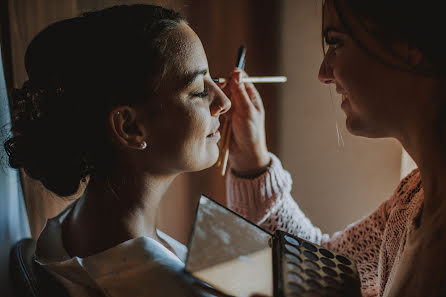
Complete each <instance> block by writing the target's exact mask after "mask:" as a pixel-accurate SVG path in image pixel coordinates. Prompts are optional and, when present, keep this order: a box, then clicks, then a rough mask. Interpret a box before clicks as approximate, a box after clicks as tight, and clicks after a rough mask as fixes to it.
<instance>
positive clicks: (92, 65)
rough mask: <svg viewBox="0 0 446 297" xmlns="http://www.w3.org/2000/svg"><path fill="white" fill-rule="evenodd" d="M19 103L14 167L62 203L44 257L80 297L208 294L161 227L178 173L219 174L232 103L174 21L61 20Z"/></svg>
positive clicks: (109, 13) (130, 13)
mask: <svg viewBox="0 0 446 297" xmlns="http://www.w3.org/2000/svg"><path fill="white" fill-rule="evenodd" d="M25 65H26V71H27V73H28V77H29V80H28V81H27V82H26V83H24V85H23V87H22V88H21V89H19V90H16V92H15V93H14V96H13V122H12V131H13V133H14V135H13V136H12V137H11V138H10V139H8V140H7V141H6V142H5V147H6V151H7V153H8V155H9V163H10V165H11V166H12V167H14V168H23V169H24V171H25V172H26V174H28V175H29V176H30V177H32V178H34V179H36V180H39V181H41V182H42V184H43V185H44V186H45V187H46V188H48V189H49V190H51V191H52V192H54V193H55V194H57V195H59V196H62V197H63V196H70V195H72V194H74V193H76V192H77V191H78V189H79V187H80V185H81V183H87V180H88V185H87V186H86V190H85V193H84V195H83V196H82V197H81V198H80V199H79V200H78V201H76V202H75V203H73V204H71V205H70V206H69V207H68V208H66V209H65V210H64V211H63V212H62V213H61V214H60V215H58V216H57V217H55V218H53V219H50V220H48V221H47V223H46V226H45V228H44V230H43V231H42V233H41V234H40V236H39V239H38V242H37V249H36V255H35V258H36V260H37V262H38V263H40V264H41V265H43V266H44V267H45V269H47V270H48V271H50V272H51V273H52V274H54V275H55V276H56V277H57V279H58V280H59V281H60V282H62V284H63V285H64V286H65V287H66V289H67V290H68V292H69V294H70V296H83V297H84V296H201V294H202V293H201V292H200V291H198V290H195V289H194V287H193V286H192V285H191V283H192V281H191V280H190V279H188V277H186V276H185V275H184V274H183V273H182V271H183V268H184V265H183V261H184V259H185V252H186V248H185V247H184V246H183V245H182V244H180V243H179V242H177V241H175V240H174V239H173V238H171V237H169V236H167V235H166V234H164V233H162V232H160V231H159V230H157V229H156V224H155V223H156V213H157V210H158V205H159V203H160V200H161V199H162V197H163V195H164V193H165V192H166V190H167V188H168V187H169V185H170V184H171V182H172V181H173V180H174V178H175V177H176V176H178V175H179V174H181V173H183V172H191V171H198V170H202V169H205V168H208V167H210V166H212V165H213V164H214V163H215V162H216V160H217V158H218V154H219V150H218V146H217V142H218V140H219V138H220V134H219V130H218V129H219V125H220V122H219V117H220V116H221V115H223V114H224V113H226V112H227V111H228V110H229V108H230V106H231V103H230V101H229V99H228V98H227V97H226V95H225V94H224V93H223V91H222V90H221V89H220V88H219V87H218V86H217V85H216V84H215V83H214V82H213V81H212V79H211V76H210V74H209V69H208V63H207V58H206V54H205V52H204V50H203V47H202V44H201V42H200V39H199V38H198V37H197V35H196V34H195V33H194V31H193V30H192V29H191V28H190V27H189V26H188V25H187V23H186V21H185V20H184V19H183V18H182V17H181V16H180V15H179V14H178V13H176V12H174V11H172V10H169V9H165V8H162V7H158V6H152V5H131V6H115V7H111V8H107V9H104V10H100V11H95V12H89V13H85V14H83V15H82V16H79V17H76V18H72V19H67V20H63V21H60V22H57V23H54V24H52V25H50V26H49V27H47V28H46V29H44V30H43V31H41V32H40V33H39V34H38V35H37V36H36V37H35V38H34V39H33V40H32V42H31V43H30V45H29V47H28V49H27V51H26V56H25Z"/></svg>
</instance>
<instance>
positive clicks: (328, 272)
mask: <svg viewBox="0 0 446 297" xmlns="http://www.w3.org/2000/svg"><path fill="white" fill-rule="evenodd" d="M322 271H323V272H325V273H326V274H328V275H330V276H334V277H336V276H338V273H337V272H336V271H334V270H333V269H331V268H330V267H325V266H324V267H322Z"/></svg>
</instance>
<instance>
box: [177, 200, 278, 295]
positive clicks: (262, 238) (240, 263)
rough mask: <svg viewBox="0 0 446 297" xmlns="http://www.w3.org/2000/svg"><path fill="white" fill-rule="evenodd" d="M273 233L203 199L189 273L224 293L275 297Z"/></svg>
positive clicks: (190, 244)
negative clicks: (271, 243)
mask: <svg viewBox="0 0 446 297" xmlns="http://www.w3.org/2000/svg"><path fill="white" fill-rule="evenodd" d="M271 238H272V236H271V234H269V233H268V232H266V231H264V230H262V229H261V228H259V227H258V226H256V225H254V224H252V223H250V222H248V221H246V220H245V219H243V218H242V217H240V216H239V215H237V214H235V213H234V212H232V211H230V210H229V209H227V208H225V207H224V206H222V205H220V204H218V203H216V202H215V201H213V200H211V199H209V198H207V197H205V196H201V198H200V201H199V205H198V209H197V214H196V218H195V225H194V228H193V231H192V234H191V236H190V239H189V245H188V249H189V251H188V256H187V260H186V270H187V271H188V272H189V273H191V274H192V275H193V276H195V277H196V278H198V279H200V280H202V281H204V282H206V283H208V284H210V285H211V286H213V287H214V288H216V289H218V290H220V291H221V292H223V293H226V294H229V295H234V296H238V297H244V296H250V295H252V294H254V293H259V294H262V295H266V296H272V295H273V262H272V261H273V260H272V248H271V247H270V242H271Z"/></svg>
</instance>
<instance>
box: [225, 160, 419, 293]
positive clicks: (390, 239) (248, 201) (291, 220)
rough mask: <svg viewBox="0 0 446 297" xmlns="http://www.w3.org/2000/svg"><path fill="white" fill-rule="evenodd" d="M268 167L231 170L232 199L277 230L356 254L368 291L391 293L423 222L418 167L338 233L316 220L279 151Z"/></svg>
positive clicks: (247, 214)
mask: <svg viewBox="0 0 446 297" xmlns="http://www.w3.org/2000/svg"><path fill="white" fill-rule="evenodd" d="M271 157H272V162H271V165H270V166H269V168H268V170H267V171H266V172H265V173H264V174H262V175H261V176H259V177H257V178H255V179H246V178H240V177H237V176H235V175H234V174H229V175H228V176H229V177H228V180H227V192H228V205H229V207H230V208H231V209H233V210H234V211H236V212H238V213H239V214H241V215H242V216H244V217H245V218H247V219H248V220H250V221H252V222H254V223H256V224H258V225H260V226H261V227H263V228H264V229H267V230H269V231H270V232H274V230H276V229H281V230H284V231H287V232H289V233H292V234H294V235H297V236H299V237H302V238H305V239H307V240H310V241H312V242H314V243H317V244H321V245H323V246H325V247H327V248H329V249H332V250H334V251H337V252H339V253H342V254H345V255H347V256H349V257H351V258H352V259H354V260H356V262H357V265H358V270H359V273H360V277H361V283H362V288H361V289H362V295H363V296H364V297H369V296H379V297H381V296H388V294H389V291H390V287H391V284H392V281H393V280H394V279H395V276H396V273H395V271H397V270H398V266H399V263H400V261H401V258H402V254H403V252H404V247H405V245H406V239H407V237H408V236H409V235H410V234H411V233H412V232H413V231H414V230H416V228H417V226H418V225H417V224H418V220H419V217H420V215H421V210H422V205H423V197H424V196H423V189H422V187H421V178H420V174H419V171H418V170H417V169H416V170H414V171H413V172H412V173H410V174H409V175H408V176H407V177H406V178H404V179H403V180H402V181H401V183H400V185H399V186H398V188H397V189H396V190H395V192H394V194H393V195H392V196H391V197H390V199H389V200H387V201H386V202H384V203H383V204H382V205H381V206H380V207H378V209H377V210H375V211H374V212H373V213H372V214H370V215H369V216H367V217H365V218H363V219H361V220H360V221H358V222H355V223H353V224H351V225H349V226H348V227H347V228H346V229H345V230H343V231H340V232H336V233H335V234H333V235H332V236H329V235H328V234H324V233H322V232H321V230H320V229H319V228H317V227H315V226H313V225H312V224H311V222H310V220H309V219H308V218H307V217H306V216H305V215H304V214H303V212H302V211H301V210H300V209H299V206H298V205H297V203H296V202H295V201H294V199H293V198H292V197H291V195H290V191H291V185H292V180H291V177H290V174H289V173H288V172H287V171H285V170H284V169H283V168H282V165H281V163H280V161H279V159H277V158H276V157H275V156H274V155H271Z"/></svg>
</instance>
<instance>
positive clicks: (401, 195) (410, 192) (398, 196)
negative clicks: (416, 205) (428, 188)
mask: <svg viewBox="0 0 446 297" xmlns="http://www.w3.org/2000/svg"><path fill="white" fill-rule="evenodd" d="M422 189H423V187H422V184H421V175H420V170H419V169H418V168H416V169H414V170H413V171H412V172H411V173H409V174H408V175H407V176H406V177H404V178H403V179H402V180H401V182H400V183H399V185H398V187H397V188H396V189H395V192H394V193H393V195H392V197H391V198H390V199H389V200H388V201H387V203H386V211H387V213H389V212H390V211H391V210H392V209H394V208H406V207H407V206H408V205H409V204H411V203H412V202H414V201H416V200H419V199H422V198H423V195H422V193H423V191H422Z"/></svg>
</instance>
